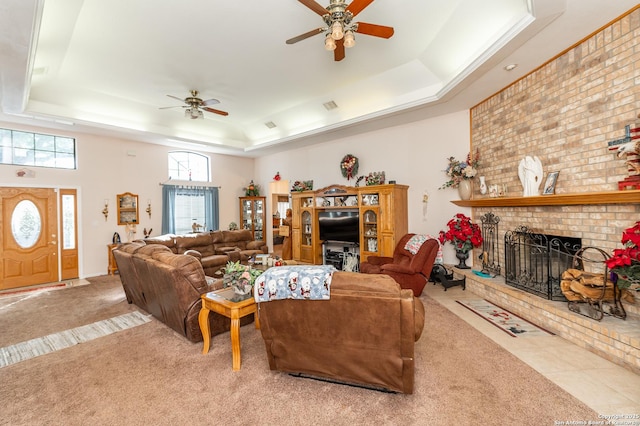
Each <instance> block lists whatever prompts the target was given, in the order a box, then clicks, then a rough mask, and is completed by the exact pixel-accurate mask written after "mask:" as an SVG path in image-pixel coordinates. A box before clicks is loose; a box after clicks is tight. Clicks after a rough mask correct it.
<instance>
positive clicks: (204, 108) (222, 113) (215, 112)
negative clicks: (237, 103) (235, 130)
mask: <svg viewBox="0 0 640 426" xmlns="http://www.w3.org/2000/svg"><path fill="white" fill-rule="evenodd" d="M202 109H203V110H205V111H208V112H212V113H214V114H219V115H229V113H228V112H226V111H220V110H219V109H213V108H209V107H203V108H202Z"/></svg>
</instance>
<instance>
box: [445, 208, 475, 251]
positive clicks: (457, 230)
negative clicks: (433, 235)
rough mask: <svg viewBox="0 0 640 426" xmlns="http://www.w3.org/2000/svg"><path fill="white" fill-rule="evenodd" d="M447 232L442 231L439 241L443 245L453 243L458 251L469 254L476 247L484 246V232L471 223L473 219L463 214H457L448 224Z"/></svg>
mask: <svg viewBox="0 0 640 426" xmlns="http://www.w3.org/2000/svg"><path fill="white" fill-rule="evenodd" d="M447 228H449V229H448V230H447V231H446V232H445V231H440V235H439V237H438V239H439V240H440V243H441V244H444V243H445V242H446V241H449V242H451V243H452V244H453V245H454V247H455V249H456V251H463V252H468V251H470V250H471V249H472V248H474V247H480V245H482V241H483V240H482V231H481V230H480V226H478V224H476V223H473V222H471V218H470V217H467V216H465V215H463V214H462V213H458V214H456V215H455V216H454V217H453V219H451V220H450V221H449V222H447Z"/></svg>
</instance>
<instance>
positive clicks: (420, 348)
mask: <svg viewBox="0 0 640 426" xmlns="http://www.w3.org/2000/svg"><path fill="white" fill-rule="evenodd" d="M90 281H92V282H93V284H91V285H87V286H82V287H75V288H74V287H72V288H68V289H64V290H58V291H52V292H49V293H41V294H40V295H39V296H38V297H32V298H28V299H19V298H16V299H10V298H7V299H2V300H0V324H2V326H1V328H2V333H1V334H0V346H7V345H11V344H15V343H18V342H21V341H24V340H28V339H31V338H34V337H38V336H43V335H46V334H50V333H55V332H58V331H61V330H65V329H68V328H73V327H77V326H80V325H83V324H88V323H92V322H95V321H99V320H103V319H106V318H110V317H113V316H117V315H121V314H123V313H126V312H131V311H133V310H136V307H135V306H131V305H128V304H127V303H126V301H125V299H124V293H123V292H122V289H121V286H120V284H119V278H118V277H117V276H116V277H107V276H105V277H98V278H94V279H91V280H90ZM422 299H423V301H424V303H425V306H426V311H427V323H426V327H425V332H424V334H423V335H422V338H421V339H420V340H419V341H418V343H417V347H416V365H417V371H416V385H415V393H414V394H413V395H398V394H387V393H382V392H376V391H372V390H367V389H360V388H354V387H349V386H343V385H337V384H332V383H325V382H320V381H315V380H311V379H301V378H294V377H291V376H288V375H286V374H282V373H277V372H271V371H270V370H269V369H268V364H267V360H266V356H265V351H264V346H263V341H262V337H261V336H260V331H259V330H255V328H254V327H253V325H249V326H245V327H243V328H242V329H241V339H242V369H241V370H240V371H237V372H233V371H232V370H231V348H230V342H229V334H228V333H225V334H222V335H219V336H216V337H214V338H213V339H212V346H211V350H210V351H209V353H208V354H207V355H202V354H201V350H202V346H201V344H193V343H190V342H188V341H187V340H185V339H184V338H183V337H181V336H179V335H178V334H176V333H174V332H173V331H172V330H171V329H169V328H167V327H166V326H164V325H163V324H161V323H159V322H158V321H156V320H152V321H151V322H149V323H147V324H143V325H140V326H137V327H134V328H131V329H127V330H123V331H120V332H117V333H114V334H110V335H108V336H104V337H101V338H98V339H95V340H91V341H89V342H86V343H82V344H79V345H76V346H73V347H70V348H68V349H63V350H60V351H56V352H53V353H51V354H47V355H43V356H39V357H37V358H33V359H30V360H27V361H23V362H20V363H17V364H14V365H10V366H7V367H5V368H2V369H0V395H2V402H1V404H0V424H10V425H41V424H56V425H57V424H65V425H85V424H93V425H151V424H153V425H182V424H192V425H213V424H226V425H258V424H260V425H349V426H353V425H364V424H367V425H369V424H381V425H494V424H517V425H553V424H554V421H555V420H558V421H566V420H576V421H578V420H585V421H588V420H597V414H596V413H595V412H593V411H592V410H591V409H589V408H588V407H586V406H585V405H584V404H582V403H581V402H579V401H578V400H576V399H575V398H573V397H572V396H571V395H569V394H568V393H566V392H564V391H563V390H562V389H560V388H559V387H558V386H556V385H555V384H553V383H552V382H550V381H549V380H547V379H546V378H544V377H543V376H542V375H540V374H539V373H537V372H535V371H534V370H533V369H532V368H530V367H529V366H527V365H526V364H524V363H522V362H521V361H520V360H518V359H517V358H515V357H514V356H513V355H511V354H510V353H508V352H507V351H505V350H504V349H502V348H501V347H500V346H498V345H496V344H495V343H494V342H492V341H491V340H489V339H488V338H486V337H485V336H484V335H482V334H481V333H479V332H478V331H476V330H475V329H474V328H472V327H470V326H469V325H468V324H466V323H465V322H464V321H462V320H460V319H459V318H458V317H456V316H455V315H453V314H452V313H450V312H449V311H448V310H447V309H445V308H443V307H442V306H440V305H439V304H438V303H437V302H435V301H433V300H432V299H430V298H428V297H427V296H423V298H422ZM345 326H348V324H346V325H345ZM381 326H384V324H381Z"/></svg>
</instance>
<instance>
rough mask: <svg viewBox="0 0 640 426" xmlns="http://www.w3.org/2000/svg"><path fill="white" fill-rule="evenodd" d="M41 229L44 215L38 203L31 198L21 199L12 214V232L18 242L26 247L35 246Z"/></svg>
mask: <svg viewBox="0 0 640 426" xmlns="http://www.w3.org/2000/svg"><path fill="white" fill-rule="evenodd" d="M41 231H42V217H40V212H39V211H38V208H37V207H36V205H35V204H33V202H32V201H29V200H22V201H20V202H19V203H18V205H17V206H16V208H15V209H14V210H13V214H12V215H11V232H12V233H13V238H14V239H15V240H16V243H18V245H19V246H20V247H22V248H24V249H27V248H29V247H33V245H34V244H35V243H36V242H37V241H38V238H40V233H41Z"/></svg>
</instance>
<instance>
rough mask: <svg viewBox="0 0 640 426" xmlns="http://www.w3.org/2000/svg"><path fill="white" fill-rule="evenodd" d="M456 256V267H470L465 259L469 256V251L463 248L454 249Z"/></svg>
mask: <svg viewBox="0 0 640 426" xmlns="http://www.w3.org/2000/svg"><path fill="white" fill-rule="evenodd" d="M456 258H457V259H458V261H459V263H458V264H457V265H456V268H458V269H471V267H470V266H467V263H466V262H467V259H468V258H469V252H468V251H465V250H456Z"/></svg>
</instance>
